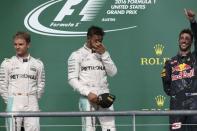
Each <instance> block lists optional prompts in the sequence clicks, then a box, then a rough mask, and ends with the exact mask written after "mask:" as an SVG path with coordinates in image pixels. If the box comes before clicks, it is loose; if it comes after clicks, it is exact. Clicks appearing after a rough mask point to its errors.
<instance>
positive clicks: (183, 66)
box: [172, 63, 191, 72]
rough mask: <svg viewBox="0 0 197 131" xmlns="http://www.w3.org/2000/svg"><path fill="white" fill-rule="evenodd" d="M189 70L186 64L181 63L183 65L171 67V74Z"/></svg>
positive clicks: (189, 67)
mask: <svg viewBox="0 0 197 131" xmlns="http://www.w3.org/2000/svg"><path fill="white" fill-rule="evenodd" d="M189 69H191V66H190V65H188V64H185V63H183V64H179V65H177V66H175V67H173V68H172V72H181V71H186V70H189Z"/></svg>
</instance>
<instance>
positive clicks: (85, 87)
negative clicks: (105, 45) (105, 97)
mask: <svg viewBox="0 0 197 131" xmlns="http://www.w3.org/2000/svg"><path fill="white" fill-rule="evenodd" d="M116 73H117V68H116V66H115V64H114V62H113V61H112V60H111V58H110V55H109V53H108V52H107V51H106V52H105V53H104V54H102V55H99V54H97V53H92V50H91V49H89V48H88V47H86V45H84V47H82V48H80V49H79V50H77V51H75V52H73V53H72V54H71V56H70V57H69V59H68V81H69V84H70V85H71V86H72V87H73V88H74V89H75V90H77V91H78V92H79V93H80V94H81V98H80V100H79V109H80V111H108V110H109V111H110V110H112V111H113V105H112V106H111V107H110V108H105V109H104V108H102V107H100V106H98V105H95V104H92V103H90V102H89V100H88V99H87V96H88V94H89V93H90V92H92V93H94V94H96V95H99V94H103V93H109V88H108V82H107V75H109V76H114V75H115V74H116ZM98 119H99V121H100V124H101V128H102V131H115V130H116V128H115V119H114V117H111V116H110V117H98ZM82 125H83V127H82V131H95V117H82Z"/></svg>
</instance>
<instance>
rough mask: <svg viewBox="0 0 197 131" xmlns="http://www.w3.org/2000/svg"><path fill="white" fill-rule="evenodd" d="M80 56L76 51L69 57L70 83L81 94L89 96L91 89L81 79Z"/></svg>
mask: <svg viewBox="0 0 197 131" xmlns="http://www.w3.org/2000/svg"><path fill="white" fill-rule="evenodd" d="M79 69H80V58H79V56H78V54H77V53H76V52H74V53H72V54H71V56H70V57H69V59H68V83H69V84H70V85H71V86H72V88H73V89H74V90H76V91H78V92H79V93H80V94H81V95H84V96H88V94H89V93H90V90H89V89H88V88H87V87H86V86H84V85H82V84H81V83H80V81H79Z"/></svg>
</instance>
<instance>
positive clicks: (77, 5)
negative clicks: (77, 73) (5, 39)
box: [24, 0, 155, 37]
mask: <svg viewBox="0 0 197 131" xmlns="http://www.w3.org/2000/svg"><path fill="white" fill-rule="evenodd" d="M107 2H108V3H109V2H111V3H110V4H106V3H107ZM133 2H139V1H136V0H115V1H107V0H67V1H65V0H50V1H47V2H45V3H43V4H41V5H39V6H37V7H36V8H34V9H33V10H32V11H30V12H29V13H28V14H27V15H26V17H25V19H24V25H25V27H26V28H27V29H28V30H30V31H32V32H34V33H37V34H41V35H48V36H66V37H73V36H85V35H86V30H87V28H88V27H89V26H90V25H92V24H96V25H102V27H103V28H104V29H105V32H112V31H120V30H126V29H132V28H136V27H137V26H136V25H132V26H131V24H130V23H128V25H123V26H122V27H119V26H120V25H122V24H120V23H122V22H123V23H124V21H125V20H124V19H119V16H124V17H127V18H130V16H128V15H136V14H137V13H138V12H140V11H141V10H145V9H146V6H148V5H150V4H151V3H154V4H155V1H154V2H152V1H151V0H146V2H144V3H133ZM142 2H143V1H142ZM122 4H124V6H122ZM133 4H135V6H139V7H135V8H137V9H138V10H134V7H133ZM104 7H105V8H104ZM103 8H104V9H103Z"/></svg>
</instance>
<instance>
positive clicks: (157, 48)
mask: <svg viewBox="0 0 197 131" xmlns="http://www.w3.org/2000/svg"><path fill="white" fill-rule="evenodd" d="M154 49H155V54H156V55H158V56H161V55H162V53H163V49H164V46H163V45H162V44H156V45H155V46H154Z"/></svg>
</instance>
